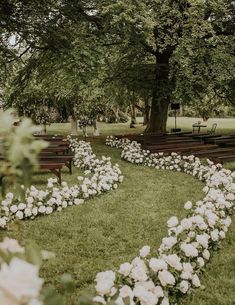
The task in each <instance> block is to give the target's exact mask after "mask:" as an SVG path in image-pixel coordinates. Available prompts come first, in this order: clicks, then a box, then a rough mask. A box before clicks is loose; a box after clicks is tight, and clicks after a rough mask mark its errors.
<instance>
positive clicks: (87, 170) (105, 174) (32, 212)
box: [0, 137, 123, 228]
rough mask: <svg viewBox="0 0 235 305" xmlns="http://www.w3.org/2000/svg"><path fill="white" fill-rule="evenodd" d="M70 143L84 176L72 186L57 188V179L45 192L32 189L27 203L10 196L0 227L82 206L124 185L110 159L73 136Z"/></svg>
mask: <svg viewBox="0 0 235 305" xmlns="http://www.w3.org/2000/svg"><path fill="white" fill-rule="evenodd" d="M69 141H70V148H71V149H72V151H73V152H74V165H75V166H76V167H78V168H80V169H82V170H83V171H84V177H83V176H78V177H77V179H78V183H77V184H76V185H73V186H68V184H67V183H66V182H62V185H61V186H58V184H57V179H56V178H50V179H48V184H47V187H46V189H45V190H39V189H37V188H36V187H35V186H31V187H30V188H29V189H28V190H27V191H26V195H25V200H24V202H21V201H19V199H17V198H16V197H14V194H13V193H8V194H7V195H6V198H5V199H4V200H2V202H1V203H0V212H1V214H0V228H5V227H6V226H7V223H8V222H9V221H12V220H22V219H25V218H28V219H34V218H35V217H37V216H40V215H48V214H51V213H52V212H54V211H62V209H65V208H67V207H68V206H71V205H80V204H82V203H84V201H85V200H87V199H88V198H90V197H94V196H97V195H100V194H101V193H104V192H107V191H110V190H112V189H116V188H117V187H118V183H120V182H122V180H123V176H122V174H121V170H120V168H119V165H118V164H115V165H112V163H111V158H110V157H104V156H102V158H101V159H98V158H97V157H96V155H95V154H94V153H93V151H92V148H91V145H90V143H88V142H85V141H77V140H76V139H72V138H70V137H69Z"/></svg>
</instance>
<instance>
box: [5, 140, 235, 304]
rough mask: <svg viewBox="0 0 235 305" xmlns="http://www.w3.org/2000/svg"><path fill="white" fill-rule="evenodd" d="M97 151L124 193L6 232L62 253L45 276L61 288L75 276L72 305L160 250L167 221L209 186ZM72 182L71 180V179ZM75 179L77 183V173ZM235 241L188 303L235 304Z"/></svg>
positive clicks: (97, 148) (180, 213) (46, 266)
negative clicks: (115, 272)
mask: <svg viewBox="0 0 235 305" xmlns="http://www.w3.org/2000/svg"><path fill="white" fill-rule="evenodd" d="M93 147H94V151H95V152H96V153H97V154H98V155H100V154H104V155H108V156H111V158H112V161H113V162H117V163H119V164H120V166H121V169H122V171H123V174H124V177H125V178H124V181H123V184H122V185H120V186H119V188H118V190H116V191H113V192H110V193H107V194H105V195H102V196H100V197H98V198H94V199H92V200H90V201H88V202H87V203H86V204H84V205H83V206H78V207H77V206H73V207H69V208H68V209H66V210H63V211H62V212H57V213H54V214H52V215H49V216H44V217H41V218H38V219H36V220H34V221H24V222H20V223H18V224H13V225H12V226H11V231H9V232H7V233H6V232H1V236H4V235H6V234H7V235H8V236H10V237H14V238H17V239H19V240H20V241H21V242H22V243H24V242H25V241H27V240H35V241H36V243H37V244H38V245H39V246H40V248H42V249H46V250H50V251H53V252H55V253H56V259H55V260H51V261H48V262H46V263H45V264H44V266H43V269H42V274H41V275H42V276H43V277H45V279H46V282H47V283H52V284H55V285H56V284H57V277H58V276H59V275H61V274H62V273H64V272H69V273H71V274H73V275H74V277H75V278H76V281H77V290H76V293H75V294H74V295H73V296H72V299H70V300H68V302H67V305H72V304H73V301H74V300H76V298H77V295H78V294H79V292H80V291H81V289H83V288H88V289H90V288H91V287H93V284H94V277H95V275H96V273H97V272H99V271H104V270H106V269H115V268H117V267H118V266H119V264H120V263H123V262H125V261H129V260H131V259H132V258H133V257H134V256H136V255H137V253H138V250H139V249H140V248H141V247H142V246H143V245H146V244H148V245H150V246H152V247H153V248H154V249H156V248H157V247H158V246H159V245H160V242H161V239H162V237H164V236H165V235H166V231H167V228H166V220H167V219H168V218H169V217H170V216H172V215H176V216H178V217H183V216H184V213H185V212H184V210H183V203H184V202H185V201H187V200H192V201H194V202H195V201H196V200H198V199H200V198H202V192H201V189H202V186H203V184H202V183H201V182H199V181H198V180H196V179H194V178H193V177H191V176H188V175H186V174H182V173H175V172H169V171H157V170H153V169H150V168H144V167H141V166H136V165H132V164H129V163H127V162H125V161H121V159H120V151H118V150H116V149H111V148H108V147H106V146H104V145H93ZM64 177H66V178H68V177H69V176H68V175H67V176H65V175H64ZM44 179H45V178H44ZM67 180H69V181H71V177H69V179H67ZM73 181H74V183H75V181H76V177H75V175H74V176H73ZM232 229H234V225H233V228H232ZM233 232H234V230H233ZM232 238H234V233H233V235H232V234H231V231H230V234H229V236H228V239H227V240H226V242H225V243H224V249H223V250H222V251H221V252H219V253H218V254H216V255H215V257H214V258H213V260H212V263H211V264H210V265H209V266H207V269H206V270H207V271H209V272H208V273H206V274H205V276H204V277H203V284H205V286H206V290H202V291H201V290H200V291H197V293H196V294H195V295H194V296H193V298H192V300H190V298H187V299H185V303H184V304H187V305H196V304H200V305H212V304H213V305H232V304H233V303H231V302H230V303H229V300H232V299H235V295H234V291H233V290H232V288H233V286H232V284H233V282H232V281H233V280H234V278H235V272H234V266H235V245H234V240H233V239H232ZM232 269H233V270H232ZM221 292H222V293H221ZM232 296H233V297H232ZM183 302H184V301H183Z"/></svg>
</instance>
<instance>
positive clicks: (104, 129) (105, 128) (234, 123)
mask: <svg viewBox="0 0 235 305" xmlns="http://www.w3.org/2000/svg"><path fill="white" fill-rule="evenodd" d="M198 121H201V122H202V119H200V118H188V117H178V118H177V127H179V128H181V129H182V130H183V131H189V130H190V131H191V130H192V125H193V123H195V122H198ZM137 122H138V124H136V125H135V128H130V127H129V125H130V122H127V123H116V124H108V123H103V122H98V128H99V130H100V133H101V136H107V135H117V134H127V133H141V132H143V131H144V129H145V127H144V126H143V125H142V122H143V119H142V118H137ZM202 123H203V125H204V123H205V125H207V127H206V128H202V129H201V132H207V130H210V129H211V126H212V124H213V123H217V124H218V126H217V130H216V132H217V133H222V134H234V133H235V118H213V119H209V120H208V121H207V122H202ZM174 124H175V120H174V118H173V117H169V118H168V121H167V129H168V131H170V129H171V128H173V127H174ZM70 125H71V124H70V123H63V124H60V123H55V124H52V125H50V126H48V128H47V129H48V132H49V133H57V134H61V133H62V134H69V133H70V128H71V126H70ZM78 133H79V135H82V132H81V130H79V131H78ZM88 134H89V135H92V134H93V129H92V128H90V127H88Z"/></svg>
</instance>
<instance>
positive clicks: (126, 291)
mask: <svg viewBox="0 0 235 305" xmlns="http://www.w3.org/2000/svg"><path fill="white" fill-rule="evenodd" d="M119 292H120V297H122V298H127V297H129V298H130V299H133V296H134V294H133V291H132V289H131V288H130V287H129V286H127V285H124V286H122V288H120V290H119Z"/></svg>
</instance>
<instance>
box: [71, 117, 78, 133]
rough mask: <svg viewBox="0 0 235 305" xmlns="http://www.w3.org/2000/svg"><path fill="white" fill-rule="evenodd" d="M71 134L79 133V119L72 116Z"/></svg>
mask: <svg viewBox="0 0 235 305" xmlns="http://www.w3.org/2000/svg"><path fill="white" fill-rule="evenodd" d="M71 134H72V135H77V134H78V122H77V119H75V118H73V117H72V118H71Z"/></svg>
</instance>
